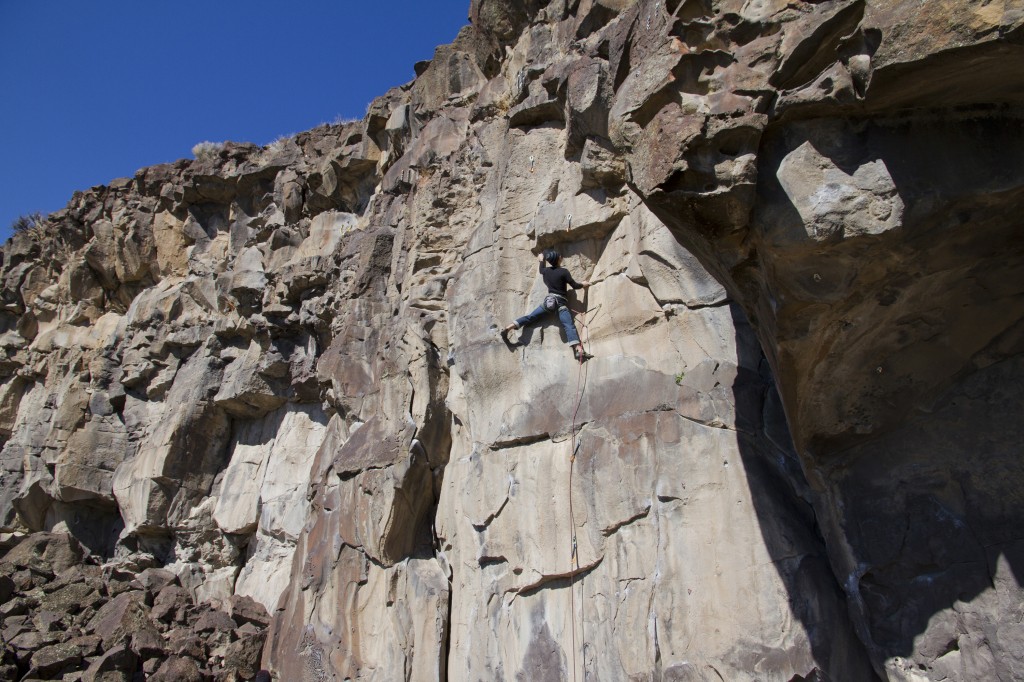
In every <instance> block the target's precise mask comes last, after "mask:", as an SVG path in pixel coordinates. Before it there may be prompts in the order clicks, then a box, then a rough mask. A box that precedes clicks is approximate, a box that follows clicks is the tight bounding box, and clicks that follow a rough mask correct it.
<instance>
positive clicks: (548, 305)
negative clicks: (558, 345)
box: [501, 249, 591, 362]
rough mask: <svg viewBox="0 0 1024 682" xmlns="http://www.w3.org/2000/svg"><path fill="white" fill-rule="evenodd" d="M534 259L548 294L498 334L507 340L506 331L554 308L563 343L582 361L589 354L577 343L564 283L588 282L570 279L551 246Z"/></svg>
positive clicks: (579, 285)
mask: <svg viewBox="0 0 1024 682" xmlns="http://www.w3.org/2000/svg"><path fill="white" fill-rule="evenodd" d="M537 260H538V261H539V262H540V276H541V277H542V278H544V284H545V286H547V288H548V295H547V296H545V297H544V302H543V303H542V304H541V305H539V306H537V308H536V309H535V310H534V311H533V312H530V313H528V314H526V315H523V316H522V317H520V318H519V319H517V320H516V321H515V322H513V323H512V324H510V325H508V326H507V327H505V328H504V329H502V330H501V336H502V338H504V339H505V340H506V341H508V333H509V332H510V331H512V330H513V329H522V328H523V327H524V326H526V325H528V324H533V323H534V322H536V321H537V320H539V319H541V318H542V317H544V316H545V315H547V314H548V313H549V312H554V311H556V310H557V311H558V319H559V321H561V323H562V328H563V329H564V330H565V338H566V343H568V344H569V346H570V347H571V348H572V352H573V355H574V356H575V357H576V360H577V361H579V362H583V361H584V360H586V359H588V358H590V357H591V356H590V355H589V354H588V353H587V352H586V351H585V350H583V344H582V343H580V335H579V333H577V331H576V324H575V323H574V322H573V319H572V313H571V312H570V311H569V299H568V298H566V296H568V294H569V291H568V289H567V288H566V286H571V287H572V288H573V289H586V288H587V287H589V286H590V282H577V281H576V280H574V279H573V278H572V275H571V274H569V271H568V270H566V269H565V268H563V267H561V262H562V255H561V254H560V253H558V252H557V251H555V250H554V249H546V250H545V251H543V252H542V253H540V254H538V255H537ZM545 261H547V263H548V264H547V265H544V262H545Z"/></svg>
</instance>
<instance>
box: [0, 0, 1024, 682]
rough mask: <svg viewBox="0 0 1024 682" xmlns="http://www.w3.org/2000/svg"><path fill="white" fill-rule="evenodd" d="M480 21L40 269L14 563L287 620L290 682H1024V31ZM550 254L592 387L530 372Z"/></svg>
mask: <svg viewBox="0 0 1024 682" xmlns="http://www.w3.org/2000/svg"><path fill="white" fill-rule="evenodd" d="M470 19H471V22H472V23H471V25H469V26H467V27H466V28H465V29H464V30H463V31H462V32H461V33H460V34H459V36H458V37H457V38H456V40H455V42H453V43H452V44H451V45H446V46H442V47H439V48H438V50H437V52H436V53H435V55H434V59H433V60H431V61H430V62H429V63H423V64H420V65H417V74H418V76H417V78H416V80H414V81H413V82H411V83H409V84H407V85H405V86H402V87H400V88H396V89H394V90H392V91H390V92H388V93H387V94H385V95H384V96H382V97H381V98H379V99H377V100H375V101H374V103H373V104H372V105H371V107H370V109H369V111H368V113H367V115H366V117H365V118H364V119H363V120H362V121H359V122H354V123H350V124H344V125H337V126H325V127H321V128H317V129H314V130H312V131H309V132H307V133H302V134H300V135H298V136H296V137H295V138H293V139H291V140H287V141H284V142H281V143H275V144H274V145H271V146H269V147H266V148H260V147H256V146H253V145H240V144H227V145H225V146H224V148H223V149H221V150H220V152H219V154H217V155H215V156H213V157H210V158H204V159H203V160H196V161H181V162H178V163H176V164H173V165H166V166H157V167H153V168H147V169H143V170H142V171H140V172H139V173H138V174H137V175H136V176H135V177H133V178H129V179H123V180H118V181H114V182H113V183H111V184H110V185H109V186H107V187H98V188H93V189H91V190H89V191H87V192H83V193H79V194H76V195H75V197H74V198H73V199H72V201H71V203H70V204H69V205H68V208H67V209H65V210H63V211H60V212H58V213H56V214H53V215H51V216H50V218H49V220H48V222H47V224H46V226H45V228H46V229H45V234H38V233H37V234H28V233H25V234H19V235H17V236H16V237H15V239H14V240H13V241H12V242H10V243H9V244H8V245H7V246H5V247H4V250H3V253H2V258H3V260H2V269H0V277H2V279H3V290H2V299H0V303H2V310H0V325H2V331H3V335H2V337H0V351H2V357H0V375H2V383H0V442H2V450H0V463H2V468H0V521H2V524H3V529H4V530H5V531H7V532H9V533H18V532H24V531H42V530H46V531H64V532H69V533H72V534H74V535H75V536H76V537H77V538H78V539H79V540H80V541H81V542H82V543H83V545H85V547H86V548H88V550H90V551H91V552H92V553H94V554H96V555H99V556H103V557H111V556H114V557H120V558H122V559H124V558H126V557H134V556H138V555H147V554H148V555H151V556H152V558H153V560H155V561H156V562H159V564H161V565H162V566H164V567H165V568H167V569H169V570H170V571H172V572H173V573H174V574H175V575H177V577H178V580H179V582H180V583H181V585H183V586H184V587H185V588H186V589H188V590H189V591H190V592H191V594H192V596H193V597H194V598H195V599H198V600H200V601H202V600H221V601H224V600H226V599H228V598H230V597H231V596H232V595H241V596H251V597H252V598H254V599H255V600H256V601H258V602H260V603H262V604H263V605H265V606H266V607H267V608H268V609H269V610H270V611H271V613H272V614H273V620H272V622H271V626H270V630H269V634H268V637H267V644H266V647H265V649H264V655H263V663H264V665H265V666H266V667H267V668H268V669H270V670H272V671H273V672H274V673H275V674H276V675H277V676H278V678H279V679H283V680H302V679H310V680H325V679H360V680H395V679H409V680H433V679H458V680H476V679H531V680H534V679H536V680H547V679H551V680H562V679H570V678H572V679H592V680H620V679H623V680H624V679H636V680H642V679H652V680H669V679H671V680H714V679H728V680H744V679H750V680H755V679H756V680H801V679H803V680H814V679H817V680H826V679H835V680H840V679H842V680H871V679H878V678H882V679H891V680H919V679H950V680H972V679H1005V680H1009V679H1016V678H1017V677H1019V676H1020V674H1021V668H1022V666H1024V660H1022V659H1021V653H1020V652H1021V651H1022V648H1021V647H1020V646H1019V645H1018V644H1019V642H1020V640H1021V638H1022V637H1024V630H1022V629H1021V626H1020V625H1019V621H1020V613H1019V608H1020V607H1019V604H1020V600H1021V594H1022V593H1021V590H1020V587H1019V581H1018V580H1017V578H1016V573H1015V571H1016V566H1017V564H1018V563H1019V561H1018V559H1019V557H1020V546H1019V542H1018V540H1017V538H1016V535H1017V531H1016V529H1017V528H1019V527H1020V523H1019V521H1020V511H1019V510H1020V509H1021V505H1020V504H1019V503H1018V502H1019V497H1020V495H1019V493H1018V492H1017V491H1018V490H1019V489H1020V485H1019V483H1020V482H1021V480H1024V479H1022V472H1021V465H1020V463H1019V460H1020V457H1019V454H1020V445H1019V444H1020V443H1021V442H1024V441H1022V438H1021V435H1022V434H1021V432H1020V429H1021V427H1020V424H1021V421H1020V419H1019V415H1020V407H1021V404H1022V395H1021V389H1020V388H1019V386H1020V384H1021V382H1020V378H1021V372H1022V368H1024V365H1022V363H1021V351H1022V344H1024V337H1022V335H1021V330H1022V329H1024V326H1022V323H1021V320H1022V310H1021V307H1022V303H1021V301H1022V300H1024V297H1022V296H1021V288H1022V286H1024V277H1021V270H1022V269H1024V268H1022V265H1024V257H1022V256H1024V253H1022V251H1024V248H1022V244H1024V242H1022V241H1021V240H1020V239H1019V238H1015V237H1016V234H1015V232H1016V231H1015V229H1014V226H1015V221H1014V217H1015V215H1016V213H1015V209H1018V208H1019V207H1020V204H1021V200H1022V199H1021V197H1022V196H1024V193H1022V189H1021V188H1022V173H1021V169H1020V167H1019V166H1020V164H1016V163H1013V161H1012V160H1013V159H1016V158H1019V157H1020V156H1021V154H1020V152H1021V151H1024V150H1022V149H1021V147H1022V146H1024V128H1022V126H1021V114H1022V109H1021V106H1020V102H1021V96H1022V94H1024V89H1022V87H1021V86H1022V85H1024V68H1022V67H1024V45H1022V36H1024V32H1022V31H1024V29H1021V25H1022V23H1024V11H1021V10H1019V9H1016V8H1014V7H1013V6H1012V3H1009V2H997V1H993V2H988V3H985V4H983V5H978V4H977V3H971V2H967V1H966V0H962V1H959V2H953V1H946V0H936V1H935V2H934V3H930V4H929V5H928V9H927V11H922V10H921V8H920V6H919V3H912V2H881V1H877V2H874V1H871V2H866V1H864V0H830V1H827V2H770V1H767V0H766V1H758V2H754V1H752V0H751V1H748V2H742V3H741V2H738V1H735V2H730V1H727V0H723V1H721V2H710V1H703V0H685V1H680V0H671V1H668V2H661V1H656V0H641V1H630V0H575V1H570V0H551V1H550V2H541V1H539V0H514V1H512V2H502V3H498V2H493V1H492V0H474V2H473V3H472V5H471V7H470ZM546 247H555V248H558V249H559V250H560V251H561V252H562V253H563V254H564V256H565V260H566V265H567V266H568V267H569V269H570V270H571V271H572V272H573V273H574V274H575V275H576V277H577V279H586V280H589V281H590V282H591V283H592V286H591V287H590V288H589V289H587V290H586V291H585V292H580V294H579V296H578V297H576V298H574V300H573V301H572V307H573V309H574V310H575V311H576V313H577V314H576V320H577V326H578V327H579V328H580V330H581V333H582V335H583V338H584V341H585V342H586V345H587V347H588V349H589V350H590V352H591V353H593V355H594V358H593V359H591V360H590V361H589V362H587V363H585V364H582V365H580V364H578V363H576V362H575V361H574V360H573V359H572V358H571V355H570V353H569V351H568V349H567V347H566V345H565V343H564V339H563V338H561V331H560V328H559V325H558V323H557V322H556V321H555V320H554V318H552V319H551V320H549V321H547V322H544V323H542V324H540V325H537V326H535V327H531V328H529V329H526V330H522V331H521V332H519V333H515V334H513V336H512V338H511V340H509V341H503V340H502V339H501V338H500V337H499V335H498V333H497V332H498V330H499V329H500V328H502V327H504V326H505V325H506V324H507V323H508V322H510V321H511V320H512V319H514V318H515V317H516V316H518V315H521V314H523V313H525V312H527V311H528V310H529V309H530V308H532V307H533V306H535V305H536V304H537V302H538V300H539V298H540V297H541V295H542V294H543V292H544V290H543V285H542V283H541V281H540V278H539V276H538V274H537V270H536V258H535V254H536V253H537V251H538V250H539V249H542V248H546ZM762 348H763V351H762ZM776 384H777V385H778V391H776ZM791 434H792V435H791Z"/></svg>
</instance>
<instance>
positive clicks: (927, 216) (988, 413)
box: [737, 108, 1024, 679]
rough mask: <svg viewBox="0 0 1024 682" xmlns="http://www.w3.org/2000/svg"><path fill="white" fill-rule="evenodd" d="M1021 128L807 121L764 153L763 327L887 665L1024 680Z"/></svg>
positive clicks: (868, 630)
mask: <svg viewBox="0 0 1024 682" xmlns="http://www.w3.org/2000/svg"><path fill="white" fill-rule="evenodd" d="M1021 129H1022V128H1021V122H1020V120H1019V119H1018V118H1017V117H1015V116H1013V115H1011V114H1010V113H1008V112H1006V111H1004V110H1001V109H998V108H993V109H986V110H984V111H979V110H972V111H945V112H938V113H933V115H932V116H924V117H920V118H917V119H915V120H913V121H910V120H907V119H900V118H893V119H888V120H882V119H876V120H864V121H835V120H833V121H803V122H798V123H794V124H788V125H783V126H779V127H778V128H777V129H773V130H770V131H769V132H768V133H766V136H765V140H764V143H763V145H762V155H761V158H762V168H761V171H760V176H759V178H760V179H759V187H758V193H759V196H760V198H761V199H762V202H761V203H760V204H759V205H758V207H757V209H755V214H754V217H753V222H754V225H755V227H756V230H757V234H758V239H759V240H760V243H759V245H758V248H759V249H760V254H759V257H760V258H761V259H762V260H763V261H764V262H765V263H767V264H769V267H768V269H769V270H771V276H770V279H769V281H767V282H766V283H764V284H762V285H761V286H763V287H764V290H765V291H772V292H773V295H774V296H775V298H776V300H777V301H778V304H777V308H776V310H775V311H773V317H772V318H771V321H770V322H769V323H768V324H771V325H773V326H774V329H770V328H769V327H768V324H764V322H767V320H766V319H765V318H767V317H768V316H767V315H765V314H764V310H763V309H759V312H760V313H761V317H762V324H760V325H759V326H760V327H761V328H760V329H759V332H760V333H761V338H762V340H763V341H764V342H765V343H766V344H768V346H772V351H773V352H774V353H775V354H776V358H775V366H776V368H777V370H778V372H779V385H780V387H781V390H782V392H783V394H784V395H785V396H786V404H787V409H788V413H789V417H790V424H791V425H792V427H793V434H794V439H795V441H796V442H797V444H798V448H799V450H800V453H801V456H802V457H803V467H804V470H805V472H806V475H807V477H808V479H809V480H810V481H811V483H812V485H813V487H814V488H815V490H816V492H817V494H816V495H815V497H814V498H813V502H814V504H815V508H816V512H817V516H818V520H819V523H820V524H821V527H822V529H823V533H824V537H825V540H826V544H827V546H828V549H829V557H830V560H831V565H832V569H833V571H834V572H835V574H836V576H837V578H838V580H839V584H841V585H842V586H843V588H844V589H845V591H846V593H847V596H848V598H849V599H850V604H851V607H852V609H853V613H854V622H855V624H856V627H857V630H858V633H859V635H860V637H861V639H862V640H863V641H864V642H865V644H866V645H867V647H868V650H869V651H870V653H871V657H872V661H873V663H874V666H875V668H876V670H879V671H881V670H883V669H887V670H888V674H890V675H893V676H900V675H904V674H906V673H907V671H908V670H910V669H916V670H918V671H927V674H928V675H932V676H936V679H940V678H942V677H943V676H949V678H950V679H969V678H974V679H980V678H982V677H985V678H990V679H995V678H998V679H1016V678H1018V677H1019V676H1020V674H1021V671H1022V670H1024V667H1022V666H1024V658H1022V655H1021V654H1020V652H1021V651H1024V648H1022V646H1021V642H1024V628H1022V627H1021V625H1019V622H1020V619H1021V612H1020V606H1019V603H1020V588H1019V584H1020V579H1019V576H1020V575H1021V571H1022V564H1021V560H1022V559H1024V553H1022V549H1024V546H1022V544H1021V541H1020V537H1021V534H1020V531H1019V529H1020V528H1021V527H1022V522H1024V511H1022V510H1024V505H1022V502H1024V500H1022V493H1021V489H1022V486H1021V483H1022V482H1024V461H1022V459H1021V457H1020V454H1021V445H1020V444H1021V443H1022V442H1024V425H1022V421H1021V419H1020V415H1021V405H1022V404H1024V391H1022V389H1021V379H1022V377H1024V359H1022V355H1021V352H1022V350H1024V297H1022V295H1021V294H1022V283H1024V276H1022V273H1024V244H1022V243H1021V240H1020V235H1019V227H1017V218H1016V216H1019V215H1020V212H1021V209H1024V175H1022V171H1021V168H1020V165H1019V164H1015V163H1007V162H1006V159H1007V158H1020V157H1021V155H1022V154H1024V136H1022V135H1021ZM764 300H765V299H763V298H762V304H763V302H764ZM737 403H738V404H740V400H739V396H737ZM762 459H763V458H762ZM755 466H756V464H755ZM787 476H788V474H787ZM751 480H756V479H754V478H752V479H751ZM758 497H759V496H758V495H756V494H755V496H754V498H755V500H756V499H758ZM772 523H773V522H772V521H768V523H767V524H766V528H765V535H766V539H767V538H768V537H769V536H770V535H771V534H772V530H771V526H772ZM794 587H796V588H797V591H795V592H793V593H791V594H794V595H799V594H800V593H801V591H800V588H799V586H794ZM795 598H797V599H800V598H801V597H795ZM1013 652H1017V653H1013ZM904 659H908V660H904Z"/></svg>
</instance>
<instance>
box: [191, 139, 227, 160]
mask: <svg viewBox="0 0 1024 682" xmlns="http://www.w3.org/2000/svg"><path fill="white" fill-rule="evenodd" d="M222 149H224V143H223V142H209V141H207V142H200V143H199V144H197V145H196V146H194V147H192V156H194V157H196V161H213V160H215V159H216V158H217V155H218V154H220V151H221V150H222Z"/></svg>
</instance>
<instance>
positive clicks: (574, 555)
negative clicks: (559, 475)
mask: <svg viewBox="0 0 1024 682" xmlns="http://www.w3.org/2000/svg"><path fill="white" fill-rule="evenodd" d="M600 307H601V306H600V305H598V308H600ZM570 310H571V311H572V313H573V315H574V316H577V319H580V320H581V322H580V330H581V332H582V333H581V334H580V348H581V349H582V350H583V352H584V354H585V353H586V346H585V345H584V343H585V342H584V338H586V340H587V341H588V342H589V339H590V330H589V329H588V328H587V322H586V313H587V312H588V311H582V313H578V312H577V311H575V310H572V309H571V308H570ZM594 310H595V311H596V310H597V308H595V309H594ZM585 364H586V363H585V362H584V359H583V358H582V357H581V358H580V360H579V361H578V366H579V369H578V371H577V373H576V397H575V398H574V399H573V403H574V405H573V411H572V431H571V434H570V438H569V525H570V527H571V529H572V547H571V550H570V551H571V554H570V555H569V566H570V573H569V599H570V611H569V613H570V614H571V617H572V679H573V682H576V680H577V677H576V671H577V669H578V667H577V664H576V585H575V583H576V574H577V573H578V572H579V568H580V559H579V553H578V552H577V545H576V515H575V513H574V512H573V506H572V475H573V471H574V469H575V464H576V454H577V453H578V452H579V450H580V446H581V444H582V441H577V439H576V437H577V430H576V417H577V416H578V415H579V411H580V405H581V404H582V402H583V391H584V390H585V389H586V386H587V375H588V374H589V372H588V370H587V369H586V368H585V367H584V365H585ZM580 605H581V606H582V596H581V602H580ZM583 628H584V619H583V618H582V614H581V617H580V639H581V640H582V641H583V646H584V654H583V665H584V667H586V635H585V633H584V631H583ZM585 677H586V671H584V678H585Z"/></svg>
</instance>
